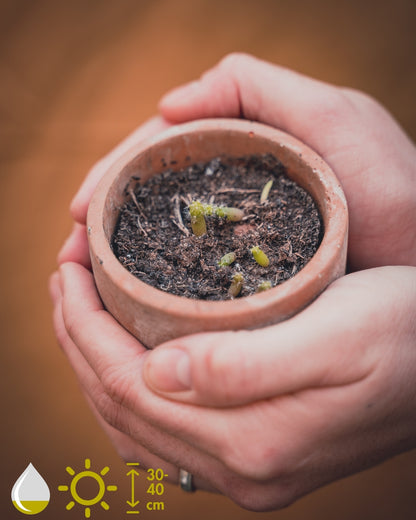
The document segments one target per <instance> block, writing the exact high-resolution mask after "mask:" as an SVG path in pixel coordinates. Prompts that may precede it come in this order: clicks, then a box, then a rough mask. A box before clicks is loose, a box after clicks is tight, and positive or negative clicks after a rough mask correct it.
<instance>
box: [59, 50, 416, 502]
mask: <svg viewBox="0 0 416 520" xmlns="http://www.w3.org/2000/svg"><path fill="white" fill-rule="evenodd" d="M160 112H161V116H160V117H156V118H154V119H152V120H151V121H149V122H148V123H146V124H145V125H143V126H142V127H141V128H139V129H138V130H137V131H136V132H135V133H134V134H132V135H131V136H130V137H129V138H128V139H127V140H126V141H125V142H124V143H122V144H121V145H120V146H119V147H117V148H116V149H115V150H114V151H113V152H111V154H110V155H109V156H107V157H106V158H104V159H103V160H102V161H101V162H99V163H98V164H97V165H96V166H95V167H94V168H93V169H92V171H91V172H90V174H89V175H88V177H87V179H86V181H85V182H84V184H83V186H82V187H81V189H80V191H79V192H78V194H77V195H76V197H75V198H74V201H73V203H72V207H71V212H72V215H73V217H74V219H75V221H76V224H75V227H74V230H73V232H72V234H71V236H70V237H69V239H68V240H67V242H66V243H65V245H64V247H63V249H62V250H61V252H60V254H59V264H60V268H59V271H58V272H57V273H54V274H53V275H52V277H51V280H50V292H51V296H52V300H53V302H54V324H55V330H56V334H57V337H58V340H59V342H60V344H61V346H62V348H63V350H64V351H65V353H66V355H67V357H68V359H69V361H70V363H71V364H72V366H73V368H74V370H75V372H76V374H77V376H78V378H79V381H80V384H81V386H82V388H83V391H84V393H85V395H86V398H87V400H88V401H89V403H90V405H91V408H92V410H93V411H94V413H95V414H96V416H97V418H98V420H99V421H100V422H101V424H102V426H103V428H104V429H105V430H106V431H107V433H108V435H109V436H110V437H111V439H112V440H113V442H114V444H115V446H116V448H117V450H118V451H119V453H120V454H121V455H122V456H123V457H125V458H126V459H128V460H139V461H140V462H141V463H142V464H143V465H145V466H148V467H162V468H164V469H165V471H166V472H167V473H168V474H169V475H170V477H172V479H173V480H175V479H176V477H177V474H178V468H179V467H181V468H184V469H186V470H187V471H190V472H191V473H192V474H193V475H194V482H195V484H196V487H197V488H201V489H206V490H211V491H218V492H220V493H223V494H225V495H227V496H229V497H230V498H231V499H232V500H234V501H235V502H237V503H238V504H240V505H241V506H243V507H246V508H249V509H254V510H268V509H277V508H280V507H283V506H285V505H288V504H289V503H291V502H293V501H294V500H295V499H297V498H298V497H300V496H302V495H304V494H306V493H308V492H310V491H311V490H313V489H315V488H317V487H319V486H322V485H324V484H325V483H328V482H331V481H333V480H335V479H338V478H341V477H343V476H346V475H348V474H351V473H353V472H357V471H360V470H362V469H364V468H367V467H369V466H371V465H374V464H377V463H378V462H380V461H382V460H384V459H385V458H388V457H391V456H394V455H395V454H398V453H400V452H402V451H404V450H408V449H411V448H413V447H414V446H416V416H415V415H416V414H415V409H414V396H415V393H416V350H415V342H416V327H415V323H416V268H415V267H412V266H415V265H416V234H415V225H416V195H415V193H416V149H415V147H414V145H413V144H412V143H411V141H410V140H409V139H408V138H407V137H406V135H405V134H404V133H403V131H402V130H401V129H400V127H399V126H398V125H397V124H396V123H395V122H394V120H393V119H392V118H391V116H390V115H389V114H388V113H387V112H386V111H385V110H384V109H383V108H382V107H380V106H379V105H378V104H377V103H376V102H375V101H374V100H372V99H371V98H369V97H367V96H365V95H364V94H361V93H358V92H355V91H352V90H348V89H342V88H337V87H334V86H330V85H326V84H324V83H321V82H319V81H316V80H313V79H309V78H306V77H304V76H302V75H299V74H296V73H294V72H292V71H289V70H287V69H283V68H281V67H278V66H275V65H271V64H268V63H265V62H261V61H259V60H257V59H255V58H253V57H250V56H245V55H230V56H228V57H226V58H225V59H224V60H222V61H221V62H220V63H219V64H218V65H217V66H216V67H214V68H213V69H212V70H210V71H208V72H207V73H206V74H204V75H203V76H202V78H201V79H200V80H199V81H196V82H193V83H191V84H188V85H185V86H183V87H180V88H179V89H175V90H174V91H173V92H171V93H169V94H168V95H167V96H165V97H164V98H163V99H162V101H161V103H160ZM202 117H245V118H248V119H254V120H258V121H261V122H264V123H266V124H269V125H272V126H276V127H279V128H281V129H283V130H285V131H287V132H289V133H291V134H293V135H294V136H296V137H297V138H299V139H300V140H302V141H304V142H305V143H307V144H309V146H311V147H312V148H313V149H315V150H316V151H317V152H318V153H319V154H320V155H321V156H322V157H323V158H324V159H325V160H326V161H327V162H328V163H329V164H330V165H331V166H332V168H333V169H334V171H335V172H336V173H337V175H338V177H339V179H340V181H341V183H342V185H343V188H344V191H345V194H346V197H347V200H348V203H349V210H350V235H349V250H348V261H349V266H350V270H351V271H353V272H352V273H351V274H349V275H347V276H345V277H343V278H341V279H339V280H337V281H336V282H335V283H333V284H332V285H331V286H330V287H329V288H328V289H327V290H326V291H325V292H324V293H323V294H322V295H321V296H320V297H319V298H318V299H317V300H316V301H315V302H313V303H312V304H311V305H310V306H309V307H308V308H306V309H305V310H304V311H302V312H301V313H300V314H298V315H297V316H295V317H293V318H292V319H290V320H288V321H286V322H284V323H281V324H278V325H275V326H271V327H267V328H264V329H261V330H256V331H238V332H225V333H224V332H221V333H209V334H208V333H206V334H197V335H194V336H188V337H185V338H179V339H177V340H173V341H170V342H169V343H167V344H165V345H162V346H159V347H158V348H157V349H155V350H154V351H147V350H146V349H145V348H144V347H143V346H142V345H141V344H140V343H139V342H138V341H137V340H136V339H134V338H133V337H132V336H131V335H130V334H129V333H128V332H127V331H125V330H124V329H123V328H122V327H121V326H120V325H119V324H118V323H117V322H116V321H115V320H114V318H113V317H112V316H111V315H110V314H109V313H107V312H106V311H105V310H104V309H103V306H102V303H101V300H100V298H99V296H98V294H97V292H96V289H95V285H94V280H93V277H92V274H91V272H90V270H89V269H90V264H89V255H88V245H87V239H86V230H85V218H86V211H87V207H88V203H89V200H90V197H91V194H92V192H93V190H94V188H95V186H96V184H97V182H98V181H99V179H100V178H101V176H102V174H103V171H104V169H105V167H106V165H107V163H108V162H110V161H114V160H115V159H116V157H117V156H118V155H119V154H120V153H121V152H122V151H123V149H124V148H125V147H126V146H130V144H131V143H132V142H136V141H138V140H140V139H143V138H145V137H148V136H150V135H153V134H155V133H157V132H159V131H161V130H163V129H164V128H166V127H167V126H169V125H170V124H173V123H180V122H184V121H188V120H192V119H196V118H202ZM176 481H177V480H176Z"/></svg>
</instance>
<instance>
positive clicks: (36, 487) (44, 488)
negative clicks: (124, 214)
mask: <svg viewBox="0 0 416 520" xmlns="http://www.w3.org/2000/svg"><path fill="white" fill-rule="evenodd" d="M49 498H50V492H49V488H48V484H47V483H46V482H45V481H44V480H43V478H42V476H41V474H40V473H39V472H38V471H37V470H36V468H35V467H34V465H33V464H32V463H30V464H29V465H28V466H27V468H26V469H25V470H24V472H23V473H22V474H21V475H20V477H19V478H18V479H17V480H16V482H15V484H14V486H13V489H12V502H13V505H14V507H15V508H16V509H17V510H18V511H20V512H21V513H23V514H25V515H37V514H38V513H40V512H41V511H43V510H44V509H45V507H46V506H47V505H48V504H49Z"/></svg>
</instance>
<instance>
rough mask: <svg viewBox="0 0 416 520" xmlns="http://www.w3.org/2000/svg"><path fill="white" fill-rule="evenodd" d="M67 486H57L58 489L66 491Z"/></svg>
mask: <svg viewBox="0 0 416 520" xmlns="http://www.w3.org/2000/svg"><path fill="white" fill-rule="evenodd" d="M68 489H69V487H68V486H58V491H68Z"/></svg>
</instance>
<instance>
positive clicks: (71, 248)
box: [58, 116, 171, 268]
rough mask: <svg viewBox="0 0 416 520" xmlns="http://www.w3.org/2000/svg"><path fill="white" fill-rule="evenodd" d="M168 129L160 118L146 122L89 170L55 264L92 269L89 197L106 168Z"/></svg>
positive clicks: (77, 197) (76, 198)
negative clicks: (71, 223) (88, 216)
mask: <svg viewBox="0 0 416 520" xmlns="http://www.w3.org/2000/svg"><path fill="white" fill-rule="evenodd" d="M169 126H171V125H170V124H169V123H168V122H167V121H165V120H164V119H163V118H162V117H160V116H157V117H153V118H152V119H149V120H148V121H147V122H146V123H144V124H143V125H141V126H139V127H138V128H137V129H136V130H135V131H134V132H133V133H131V134H130V135H129V136H128V137H126V139H124V140H123V141H122V142H121V143H120V144H119V145H118V146H117V147H116V148H114V150H112V151H111V152H110V153H109V154H107V155H106V156H105V157H103V158H102V159H101V160H100V161H98V162H97V163H96V164H95V165H94V166H93V167H92V168H91V170H90V172H89V173H88V175H87V176H86V178H85V180H84V182H83V183H82V185H81V187H80V189H79V190H78V192H77V194H76V195H75V197H74V198H73V200H72V203H71V214H72V217H73V219H74V221H75V223H74V226H73V229H72V232H71V234H70V235H69V237H68V238H67V240H66V241H65V244H64V245H63V247H62V248H61V251H60V252H59V254H58V263H59V264H62V263H64V262H78V263H80V264H81V265H84V266H85V267H87V268H90V267H91V263H90V255H89V250H88V241H87V232H86V220H87V211H88V205H89V203H90V200H91V197H92V194H93V192H94V190H95V188H96V186H97V184H98V182H99V181H100V179H101V178H102V176H103V175H104V172H105V171H106V169H107V168H108V167H109V166H110V165H111V164H112V163H113V162H115V161H116V160H117V159H118V158H119V157H121V156H122V155H123V153H124V152H125V151H126V150H127V149H129V148H130V147H131V146H133V145H134V144H136V143H138V142H140V141H142V140H143V139H146V138H148V137H152V136H153V135H156V134H157V133H159V132H161V131H162V130H165V129H166V128H168V127H169Z"/></svg>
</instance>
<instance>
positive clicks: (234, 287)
mask: <svg viewBox="0 0 416 520" xmlns="http://www.w3.org/2000/svg"><path fill="white" fill-rule="evenodd" d="M243 285H244V276H243V275H242V274H241V273H235V275H234V276H233V278H232V280H231V285H230V288H229V289H228V294H229V295H230V296H231V298H236V297H237V296H238V295H239V294H240V292H241V289H242V288H243Z"/></svg>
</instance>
